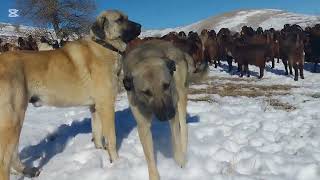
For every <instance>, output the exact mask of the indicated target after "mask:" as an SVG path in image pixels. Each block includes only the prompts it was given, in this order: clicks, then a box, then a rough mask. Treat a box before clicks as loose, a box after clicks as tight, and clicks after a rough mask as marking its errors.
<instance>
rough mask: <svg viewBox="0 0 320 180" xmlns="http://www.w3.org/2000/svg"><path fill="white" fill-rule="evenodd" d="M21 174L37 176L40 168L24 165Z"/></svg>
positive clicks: (31, 176)
mask: <svg viewBox="0 0 320 180" xmlns="http://www.w3.org/2000/svg"><path fill="white" fill-rule="evenodd" d="M23 174H24V175H25V176H27V177H30V178H33V177H37V176H39V174H40V169H39V168H36V167H32V168H30V167H26V168H24V170H23Z"/></svg>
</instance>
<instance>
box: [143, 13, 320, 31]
mask: <svg viewBox="0 0 320 180" xmlns="http://www.w3.org/2000/svg"><path fill="white" fill-rule="evenodd" d="M286 23H290V24H299V25H301V26H302V27H305V26H310V25H313V24H316V23H320V16H312V15H303V14H296V13H291V12H286V11H282V10H276V9H263V10H239V11H234V12H230V13H224V14H221V15H218V16H213V17H210V18H207V19H205V20H202V21H199V22H196V23H193V24H190V25H188V26H184V27H177V28H167V29H163V30H146V31H144V32H143V33H142V35H141V36H142V37H146V36H162V35H164V34H167V33H168V32H170V31H177V32H178V31H185V32H189V31H197V32H200V31H201V30H202V29H214V30H216V31H218V30H220V29H221V28H223V27H227V28H229V29H231V30H232V31H239V30H240V28H241V27H242V26H244V25H248V26H252V27H253V28H257V27H259V26H261V27H263V28H271V27H273V28H275V29H281V28H282V27H283V25H284V24H286Z"/></svg>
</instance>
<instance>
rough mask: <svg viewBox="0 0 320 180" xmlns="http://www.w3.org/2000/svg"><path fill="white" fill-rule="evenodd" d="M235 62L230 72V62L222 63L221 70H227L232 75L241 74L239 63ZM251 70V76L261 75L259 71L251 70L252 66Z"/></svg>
mask: <svg viewBox="0 0 320 180" xmlns="http://www.w3.org/2000/svg"><path fill="white" fill-rule="evenodd" d="M234 64H235V63H233V65H232V69H231V71H230V72H229V66H228V64H221V66H219V67H220V72H227V73H229V74H230V75H238V76H240V72H239V71H238V65H237V64H236V66H234ZM249 71H250V76H254V77H259V73H258V72H255V71H252V70H250V66H249ZM243 76H244V77H245V76H246V75H243Z"/></svg>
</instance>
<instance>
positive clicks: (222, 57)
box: [0, 24, 320, 81]
mask: <svg viewBox="0 0 320 180" xmlns="http://www.w3.org/2000/svg"><path fill="white" fill-rule="evenodd" d="M151 39H162V40H166V41H171V42H172V43H173V44H174V45H175V46H176V47H178V48H180V49H182V50H183V51H185V52H187V53H188V54H189V55H191V56H192V58H193V60H194V62H195V63H194V64H195V68H196V70H201V69H203V68H206V67H207V66H208V65H209V64H210V65H212V64H213V65H214V66H215V68H217V66H220V65H221V63H220V61H226V62H227V63H228V71H229V72H231V71H232V67H233V66H232V62H236V63H238V72H240V77H242V76H243V75H244V74H246V75H247V76H248V77H249V76H250V71H249V66H248V65H255V66H258V67H259V68H260V75H259V78H262V77H263V75H264V69H265V66H266V63H267V62H268V61H271V62H272V68H274V65H275V59H276V60H277V62H278V63H279V60H280V59H281V60H282V62H283V64H284V67H285V75H289V73H290V74H291V75H293V71H292V68H293V70H294V80H295V81H297V80H298V76H299V75H300V78H301V79H304V75H303V69H304V62H305V61H307V62H312V63H314V68H313V71H314V72H316V70H317V63H319V62H320V24H316V25H315V26H313V27H306V28H305V29H303V28H301V27H300V26H299V25H296V24H294V25H290V24H286V25H284V27H283V29H282V30H275V29H273V28H270V29H268V30H263V29H262V28H261V27H259V28H257V29H256V30H254V29H253V28H252V27H248V26H243V27H242V28H241V31H240V32H232V31H230V30H229V29H228V28H222V29H220V30H219V32H218V33H216V32H215V31H214V30H207V29H204V30H202V31H201V33H200V35H199V34H198V33H196V32H193V31H190V32H189V33H188V35H186V33H185V32H183V31H181V32H179V33H177V32H170V33H168V34H166V35H164V36H162V37H145V38H137V39H135V40H133V41H131V42H130V43H129V44H128V46H127V49H126V53H128V52H129V51H130V50H131V49H133V48H134V47H135V46H137V45H139V44H141V43H143V42H145V41H148V40H151ZM65 43H66V41H60V43H58V41H57V40H53V41H50V40H48V39H47V38H46V37H41V38H40V42H39V43H37V42H36V40H35V39H34V38H33V37H32V36H28V37H27V38H26V39H24V38H22V37H19V38H18V41H17V45H15V44H11V43H3V42H2V40H1V39H0V44H1V46H0V52H6V51H16V50H33V51H38V50H49V49H57V48H61V47H63V46H64V44H65ZM40 46H41V47H40ZM288 66H289V70H288Z"/></svg>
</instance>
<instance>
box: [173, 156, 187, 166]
mask: <svg viewBox="0 0 320 180" xmlns="http://www.w3.org/2000/svg"><path fill="white" fill-rule="evenodd" d="M174 160H175V161H176V163H177V164H178V165H179V167H181V168H184V167H185V166H186V164H187V160H186V158H185V157H183V156H178V155H176V156H175V157H174Z"/></svg>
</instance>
